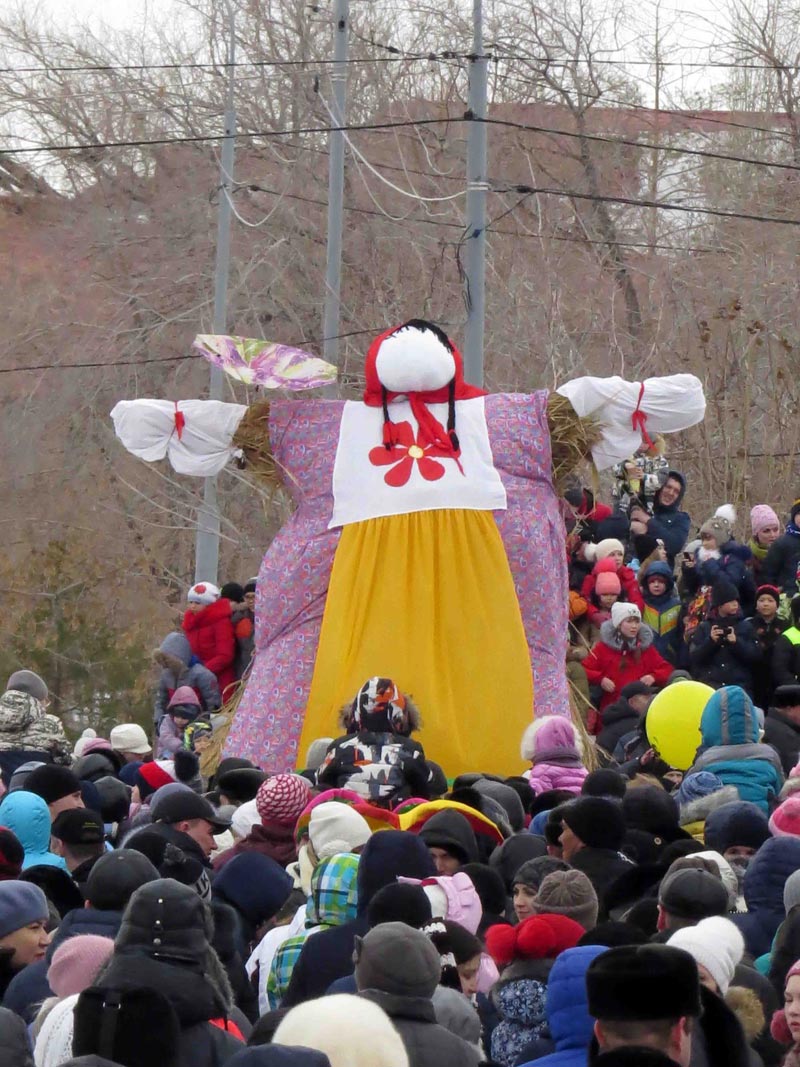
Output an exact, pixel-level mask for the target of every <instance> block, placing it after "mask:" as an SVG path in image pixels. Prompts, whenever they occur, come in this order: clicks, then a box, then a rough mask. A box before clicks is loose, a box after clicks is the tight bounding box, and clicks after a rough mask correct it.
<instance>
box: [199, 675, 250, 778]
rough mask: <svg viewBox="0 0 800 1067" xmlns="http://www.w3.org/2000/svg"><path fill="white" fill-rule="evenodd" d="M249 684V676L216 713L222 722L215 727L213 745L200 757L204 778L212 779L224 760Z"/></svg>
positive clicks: (237, 686)
mask: <svg viewBox="0 0 800 1067" xmlns="http://www.w3.org/2000/svg"><path fill="white" fill-rule="evenodd" d="M246 682H247V675H245V677H244V678H242V679H241V680H240V681H239V682H237V683H236V688H235V689H234V691H233V694H232V696H230V697H229V698H228V699H227V700H226V701H225V703H224V704H223V705H222V707H221V708H220V709H219V711H218V712H215V717H216V716H221V717H222V722H220V724H219V725H218V726H216V727H215V729H214V733H213V734H212V736H211V744H210V745H209V746H208V748H207V749H206V750H205V752H204V753H203V754H202V756H201V757H200V773H201V774H202V775H203V777H204V778H210V777H211V776H212V775H213V774H216V770H217V767H218V766H219V762H220V760H221V759H222V750H223V748H224V747H225V742H226V741H227V740H228V734H229V733H230V729H231V724H232V722H233V717H234V715H235V714H236V711H237V709H238V707H239V704H240V702H241V699H242V697H243V696H244V688H245V684H246Z"/></svg>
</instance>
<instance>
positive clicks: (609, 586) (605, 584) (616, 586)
mask: <svg viewBox="0 0 800 1067" xmlns="http://www.w3.org/2000/svg"><path fill="white" fill-rule="evenodd" d="M594 591H595V593H597V595H598V596H606V594H610V593H614V594H615V595H616V596H619V594H620V593H621V592H622V583H621V582H620V580H619V578H618V577H617V576H616V574H609V573H608V572H607V571H603V572H602V574H598V575H597V580H596V581H595V583H594Z"/></svg>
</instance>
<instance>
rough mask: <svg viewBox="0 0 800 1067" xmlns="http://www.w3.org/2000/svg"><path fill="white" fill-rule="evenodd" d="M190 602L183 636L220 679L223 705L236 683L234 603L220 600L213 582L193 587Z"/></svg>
mask: <svg viewBox="0 0 800 1067" xmlns="http://www.w3.org/2000/svg"><path fill="white" fill-rule="evenodd" d="M187 599H188V601H189V606H188V608H187V611H186V614H185V615H184V616H183V622H182V624H181V625H182V626H183V632H184V633H185V634H186V638H187V640H188V642H189V645H190V646H191V649H192V652H193V654H194V655H195V656H197V658H198V659H199V660H200V662H201V663H202V664H203V666H204V667H206V668H207V669H208V670H210V671H211V672H212V673H213V674H215V675H216V676H217V682H218V684H219V691H220V695H221V697H222V699H223V701H224V700H225V699H226V693H225V689H226V686H229V685H233V683H234V682H235V681H236V672H235V671H234V667H233V661H234V659H235V658H236V637H235V635H234V632H233V622H232V621H231V602H230V600H228V599H227V597H221V596H220V595H219V589H217V587H216V586H215V585H212V584H211V582H198V583H197V584H196V585H193V586H192V588H191V589H190V590H189V595H188V598H187ZM227 695H228V696H229V695H230V694H227Z"/></svg>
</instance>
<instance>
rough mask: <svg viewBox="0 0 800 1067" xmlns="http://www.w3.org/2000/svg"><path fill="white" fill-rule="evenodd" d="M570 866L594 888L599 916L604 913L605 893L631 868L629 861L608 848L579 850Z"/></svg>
mask: <svg viewBox="0 0 800 1067" xmlns="http://www.w3.org/2000/svg"><path fill="white" fill-rule="evenodd" d="M570 865H571V866H572V867H574V868H575V870H576V871H582V872H583V873H584V874H585V875H586V877H587V878H588V879H589V881H590V882H591V883H592V885H593V886H594V891H595V893H597V899H598V900H599V901H600V912H601V914H604V913H605V904H604V897H605V894H606V891H607V890H608V889H610V888H611V886H612V885H613V884H614V882H616V880H617V879H618V878H620V877H621V876H622V875H624V874H627V873H628V871H630V870H631V868H632V866H633V865H632V863H631V862H630V860H627V859H625V857H624V856H622V855H620V853H619V852H614V851H613V850H612V849H610V848H581V849H579V850H578V851H577V852H576V853H575V855H574V856H573V857H572V859H571V860H570Z"/></svg>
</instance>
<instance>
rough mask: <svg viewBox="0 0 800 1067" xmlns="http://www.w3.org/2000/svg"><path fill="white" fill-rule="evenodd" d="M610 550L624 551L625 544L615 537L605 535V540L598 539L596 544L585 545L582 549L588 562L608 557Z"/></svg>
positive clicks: (595, 561)
mask: <svg viewBox="0 0 800 1067" xmlns="http://www.w3.org/2000/svg"><path fill="white" fill-rule="evenodd" d="M612 552H622V553H623V554H624V553H625V546H624V545H623V543H622V541H618V540H617V539H616V537H607V538H606V539H605V541H600V543H599V544H596V545H591V544H589V545H587V546H586V548H585V550H584V555H585V556H586V559H588V561H589V562H590V563H597V562H599V561H600V560H601V559H608V557H609V556H610V555H611V553H612Z"/></svg>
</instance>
